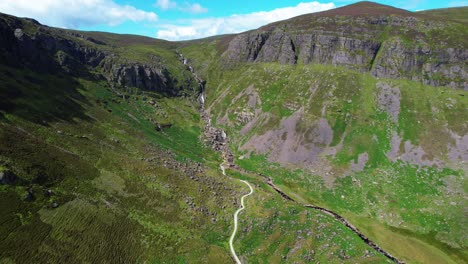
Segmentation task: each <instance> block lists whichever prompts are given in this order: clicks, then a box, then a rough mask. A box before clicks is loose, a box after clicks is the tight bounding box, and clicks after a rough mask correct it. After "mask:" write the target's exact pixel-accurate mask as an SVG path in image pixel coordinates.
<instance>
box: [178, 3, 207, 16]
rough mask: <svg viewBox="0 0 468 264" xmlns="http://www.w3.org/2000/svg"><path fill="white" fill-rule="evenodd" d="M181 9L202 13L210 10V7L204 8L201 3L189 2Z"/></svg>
mask: <svg viewBox="0 0 468 264" xmlns="http://www.w3.org/2000/svg"><path fill="white" fill-rule="evenodd" d="M180 10H182V11H184V12H188V13H193V14H201V13H206V12H208V9H207V8H204V7H203V6H201V5H200V4H197V3H195V4H189V3H185V4H184V5H183V6H182V7H181V8H180Z"/></svg>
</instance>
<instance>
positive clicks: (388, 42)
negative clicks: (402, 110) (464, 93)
mask: <svg viewBox="0 0 468 264" xmlns="http://www.w3.org/2000/svg"><path fill="white" fill-rule="evenodd" d="M466 35H467V26H466V23H462V22H459V21H447V20H439V19H433V18H432V17H430V16H425V15H422V14H420V13H411V12H408V11H404V10H401V9H396V8H392V7H389V6H383V5H379V4H374V3H369V2H360V3H357V4H353V5H349V6H345V7H342V8H337V9H334V10H331V11H325V12H320V13H315V14H310V15H304V16H299V17H296V18H292V19H289V20H285V21H282V22H277V23H273V24H270V25H267V26H264V27H261V28H259V29H258V30H254V31H249V32H246V33H243V34H239V35H237V36H236V37H234V38H233V40H232V41H230V43H229V46H228V48H227V50H226V51H225V53H224V54H223V57H224V60H225V63H226V64H227V65H236V64H237V63H242V62H279V63H281V64H317V63H318V64H330V65H336V66H345V67H348V68H350V69H355V70H358V71H360V72H370V73H371V74H372V75H373V76H375V77H384V78H394V79H395V78H407V79H411V80H414V81H421V82H422V83H424V84H429V85H433V86H442V85H444V86H445V85H447V86H451V87H456V88H461V89H465V90H466V89H468V86H467V84H466V78H467V74H466V61H467V56H468V54H467V52H466V50H467V49H468V42H467V40H466V39H465V38H463V37H462V36H466Z"/></svg>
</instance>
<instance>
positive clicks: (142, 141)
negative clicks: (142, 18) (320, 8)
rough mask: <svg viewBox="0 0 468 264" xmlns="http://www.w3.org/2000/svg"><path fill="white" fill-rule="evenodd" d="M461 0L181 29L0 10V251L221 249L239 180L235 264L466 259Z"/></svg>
mask: <svg viewBox="0 0 468 264" xmlns="http://www.w3.org/2000/svg"><path fill="white" fill-rule="evenodd" d="M363 10H364V11H365V12H364V11H363ZM464 10H465V8H459V9H448V10H434V11H425V12H418V13H416V14H415V13H411V12H408V11H405V10H401V9H394V8H392V7H388V6H381V5H377V4H373V3H369V2H362V3H359V4H356V5H352V6H348V7H346V8H342V9H336V10H332V11H326V12H323V13H318V14H312V15H306V16H301V17H297V18H293V19H291V20H286V21H283V22H278V23H274V24H271V25H267V26H265V27H262V28H260V29H258V30H254V31H249V32H245V33H241V34H237V35H226V36H216V37H212V38H207V39H202V40H193V41H186V42H168V41H163V40H156V39H152V38H147V37H141V36H134V35H117V34H110V33H104V32H81V31H74V30H65V29H56V28H51V27H47V26H44V25H41V24H39V23H38V22H36V21H34V20H30V19H20V18H16V17H13V16H9V15H6V14H0V36H1V37H2V38H1V39H0V58H1V60H0V183H1V185H0V208H1V210H2V214H1V215H0V223H2V225H1V227H0V238H1V241H2V243H0V263H63V262H70V263H230V262H233V258H232V256H231V253H230V247H229V242H228V241H229V237H230V236H231V232H232V230H233V214H234V212H235V211H236V210H237V209H238V208H239V207H240V197H241V196H242V195H244V194H246V193H248V191H249V190H248V189H247V188H246V186H245V184H243V183H242V182H240V181H239V179H243V180H247V181H248V182H249V183H250V184H251V185H252V186H253V187H254V190H255V191H254V193H253V194H252V195H251V196H248V197H247V198H246V199H245V202H246V204H245V205H246V208H245V210H244V211H243V212H241V213H240V215H239V229H238V231H237V234H236V237H235V241H234V246H235V249H236V252H237V255H238V256H239V258H240V259H241V261H242V263H391V262H392V261H394V262H405V263H465V262H468V251H467V246H468V245H467V239H466V227H465V226H466V224H465V222H466V221H465V207H466V201H465V196H466V192H467V186H468V185H467V182H466V176H465V175H466V160H467V158H468V154H467V151H468V150H467V146H468V136H467V134H468V126H467V123H466V120H468V111H467V108H468V93H467V91H466V90H463V89H464V88H465V86H466V49H467V42H466V39H468V38H465V36H466V33H467V32H466V21H465V20H464V19H463V16H462V15H461V14H462V13H463V11H464ZM456 14H458V15H456ZM448 15H450V16H451V17H452V20H453V21H449V22H444V21H443V20H441V19H440V18H442V17H444V16H448ZM350 21H351V22H352V23H351V24H350V25H352V26H351V27H350V28H344V25H346V24H347V23H349V22H350ZM376 21H377V22H376ZM382 21H383V22H382ZM324 23H325V24H327V25H328V27H327V28H324ZM398 23H400V24H398ZM401 23H403V26H402V24H401ZM405 23H407V24H405ZM395 24H398V26H395ZM409 24H411V25H412V26H411V27H410V28H408V30H406V29H405V25H409ZM343 30H345V33H343V32H342V31H343ZM359 32H361V33H362V32H365V34H364V33H362V34H361V33H359ZM441 39H444V40H446V42H444V43H441V42H440V41H439V40H441ZM307 41H309V42H310V43H312V44H313V45H312V44H310V45H309V44H308V43H309V42H307ZM350 43H352V44H350ZM307 49H309V50H307ZM337 54H338V55H337ZM224 132H225V134H227V138H225V137H223V136H221V135H223V133H224ZM230 155H232V157H233V161H231V160H230ZM220 166H222V168H226V175H223V174H224V173H222V170H221V169H220ZM223 170H224V169H223ZM314 206H315V207H314ZM313 207H314V208H315V209H314V208H313ZM318 207H320V208H322V209H323V210H318V209H317V208H318ZM330 212H331V213H330ZM344 223H349V224H344ZM353 227H355V228H357V229H358V230H359V231H358V232H356V231H355V230H353ZM376 248H380V249H381V250H376ZM392 256H393V257H394V259H392Z"/></svg>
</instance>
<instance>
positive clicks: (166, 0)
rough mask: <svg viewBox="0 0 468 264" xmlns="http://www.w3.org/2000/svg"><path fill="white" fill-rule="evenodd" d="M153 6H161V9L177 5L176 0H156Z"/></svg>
mask: <svg viewBox="0 0 468 264" xmlns="http://www.w3.org/2000/svg"><path fill="white" fill-rule="evenodd" d="M155 6H157V7H159V8H161V9H162V10H167V9H172V8H175V7H176V6H177V3H176V2H172V1H171V0H157V1H156V4H155Z"/></svg>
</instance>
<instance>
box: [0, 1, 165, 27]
mask: <svg viewBox="0 0 468 264" xmlns="http://www.w3.org/2000/svg"><path fill="white" fill-rule="evenodd" d="M0 12H3V13H7V14H11V15H15V16H21V17H31V18H34V19H37V20H39V22H41V23H44V24H47V25H51V26H57V27H66V28H78V27H80V26H93V25H99V24H106V25H112V26H114V25H118V24H121V23H123V22H125V21H128V20H130V21H134V22H138V21H150V22H154V21H156V20H157V19H158V16H157V15H156V14H155V13H154V12H146V11H144V10H140V9H137V8H135V7H133V6H130V5H119V4H117V3H115V2H114V1H113V0H67V1H61V0H35V1H30V0H2V1H0Z"/></svg>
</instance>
